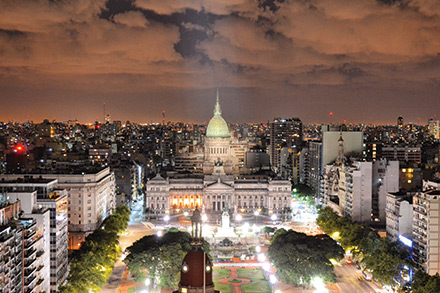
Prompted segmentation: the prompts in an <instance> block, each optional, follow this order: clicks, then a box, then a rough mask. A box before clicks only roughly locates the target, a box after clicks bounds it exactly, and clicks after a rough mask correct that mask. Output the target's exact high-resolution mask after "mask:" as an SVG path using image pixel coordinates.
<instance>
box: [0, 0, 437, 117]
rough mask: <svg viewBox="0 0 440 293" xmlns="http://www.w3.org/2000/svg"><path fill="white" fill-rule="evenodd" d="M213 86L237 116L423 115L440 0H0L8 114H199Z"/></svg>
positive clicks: (429, 106)
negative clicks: (104, 112)
mask: <svg viewBox="0 0 440 293" xmlns="http://www.w3.org/2000/svg"><path fill="white" fill-rule="evenodd" d="M216 88H219V89H220V96H221V103H222V109H223V113H224V115H223V116H224V117H225V118H226V120H228V121H230V122H242V121H243V122H247V121H249V122H258V121H261V122H265V121H268V120H271V119H272V118H273V117H276V116H279V117H292V116H297V117H299V118H301V119H302V120H303V121H305V122H324V123H328V122H334V123H336V122H343V121H344V120H346V121H347V122H366V123H369V122H374V123H395V121H396V119H397V117H398V116H400V115H401V116H403V117H404V119H405V122H411V121H412V122H415V123H426V121H427V120H428V119H429V118H431V117H437V116H439V115H440V1H438V0H401V1H399V0H381V1H378V0H325V1H322V0H20V1H17V0H2V1H0V99H1V107H0V121H8V120H19V121H24V120H27V119H29V120H33V121H35V122H39V121H41V120H42V119H44V118H49V119H56V120H59V121H64V120H68V119H79V120H80V121H81V122H92V121H94V120H100V121H102V120H103V103H104V102H105V103H106V112H107V113H109V114H110V115H111V116H112V118H113V119H115V120H131V121H136V122H151V121H159V120H160V119H161V115H162V111H163V110H165V111H166V115H167V120H172V121H178V120H179V121H194V122H203V121H207V120H209V118H210V117H211V115H212V111H213V106H214V102H215V91H216V90H215V89H216ZM330 112H333V113H334V114H333V115H332V116H330V115H329V113H330Z"/></svg>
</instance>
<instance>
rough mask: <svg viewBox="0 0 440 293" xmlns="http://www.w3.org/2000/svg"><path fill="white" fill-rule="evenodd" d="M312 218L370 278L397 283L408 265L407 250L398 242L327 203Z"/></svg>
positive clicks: (390, 284) (389, 283)
mask: <svg viewBox="0 0 440 293" xmlns="http://www.w3.org/2000/svg"><path fill="white" fill-rule="evenodd" d="M316 222H317V224H318V225H319V226H320V227H321V229H322V230H323V231H324V232H325V233H326V234H328V235H331V236H332V237H333V238H335V239H336V240H337V241H338V242H339V243H340V244H341V245H342V247H344V248H345V249H346V250H347V251H348V250H351V252H352V254H353V256H355V257H356V258H357V259H358V260H359V261H360V263H361V265H362V267H363V268H364V269H366V270H369V271H370V272H372V275H373V278H374V279H375V280H377V281H379V282H380V283H381V284H383V285H389V286H392V287H396V286H398V284H399V283H401V280H402V279H401V278H402V271H403V268H404V267H405V266H412V262H411V259H410V255H409V252H408V250H407V249H406V248H405V247H404V246H403V245H402V244H400V243H399V242H392V241H390V240H389V239H388V238H382V237H380V236H379V235H378V234H377V233H376V232H375V231H373V230H372V229H371V228H370V227H367V226H363V225H360V224H358V223H355V222H352V221H350V220H349V219H347V218H345V217H340V216H338V215H337V214H336V213H335V212H334V211H333V210H332V209H331V208H329V207H325V208H323V209H321V210H320V211H319V216H318V218H317V220H316Z"/></svg>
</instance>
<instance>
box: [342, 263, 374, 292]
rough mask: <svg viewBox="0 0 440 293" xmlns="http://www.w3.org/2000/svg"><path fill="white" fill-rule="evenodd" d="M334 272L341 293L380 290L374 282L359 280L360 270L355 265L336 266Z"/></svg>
mask: <svg viewBox="0 0 440 293" xmlns="http://www.w3.org/2000/svg"><path fill="white" fill-rule="evenodd" d="M342 262H344V261H342ZM335 274H336V279H337V280H338V282H337V286H338V287H339V290H340V292H341V293H344V292H347V293H363V292H366V293H369V292H381V291H380V288H379V287H378V286H377V285H376V284H375V283H373V282H369V281H366V280H359V277H360V276H361V270H358V269H357V268H356V266H355V265H341V266H336V267H335Z"/></svg>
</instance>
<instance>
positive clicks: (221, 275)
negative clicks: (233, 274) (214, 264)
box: [212, 269, 232, 293]
mask: <svg viewBox="0 0 440 293" xmlns="http://www.w3.org/2000/svg"><path fill="white" fill-rule="evenodd" d="M212 277H213V279H214V287H215V290H218V291H220V292H221V293H232V286H231V285H228V284H219V283H218V282H217V280H218V279H225V278H229V270H227V269H214V270H213V275H212Z"/></svg>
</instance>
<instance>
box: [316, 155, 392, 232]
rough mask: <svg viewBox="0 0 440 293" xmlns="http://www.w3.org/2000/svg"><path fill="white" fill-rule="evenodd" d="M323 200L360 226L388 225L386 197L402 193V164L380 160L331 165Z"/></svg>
mask: <svg viewBox="0 0 440 293" xmlns="http://www.w3.org/2000/svg"><path fill="white" fill-rule="evenodd" d="M321 190H322V194H321V196H322V198H323V199H324V204H325V205H327V206H330V207H331V208H332V209H334V210H335V211H336V212H338V213H339V214H341V215H344V216H347V217H349V218H350V219H352V220H353V221H356V222H360V223H366V224H368V223H370V222H378V223H383V224H385V220H386V214H385V207H386V195H387V193H388V192H397V191H398V190H399V163H398V162H397V161H391V162H387V161H386V160H380V161H376V162H354V163H353V164H341V163H340V164H337V163H335V164H333V165H327V166H326V167H325V171H324V173H323V179H322V187H321Z"/></svg>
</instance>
